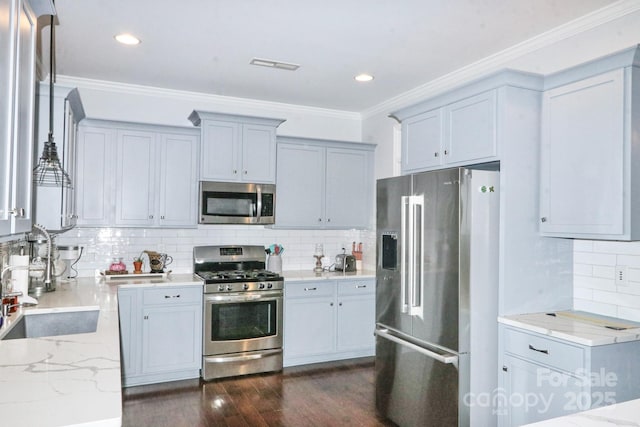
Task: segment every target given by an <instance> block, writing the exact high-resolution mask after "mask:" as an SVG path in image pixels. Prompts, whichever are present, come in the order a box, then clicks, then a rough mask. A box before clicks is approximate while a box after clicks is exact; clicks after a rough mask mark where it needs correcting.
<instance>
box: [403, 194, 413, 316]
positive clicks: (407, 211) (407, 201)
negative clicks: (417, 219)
mask: <svg viewBox="0 0 640 427" xmlns="http://www.w3.org/2000/svg"><path fill="white" fill-rule="evenodd" d="M400 212H401V216H402V218H401V219H400V221H401V224H400V242H401V244H402V246H401V247H400V312H401V313H408V312H409V290H410V283H411V277H410V276H411V270H412V268H411V260H412V257H411V247H412V246H411V239H412V237H411V236H412V234H413V230H412V229H411V228H412V226H413V222H412V220H411V215H412V212H411V197H410V196H403V197H402V205H401V207H400Z"/></svg>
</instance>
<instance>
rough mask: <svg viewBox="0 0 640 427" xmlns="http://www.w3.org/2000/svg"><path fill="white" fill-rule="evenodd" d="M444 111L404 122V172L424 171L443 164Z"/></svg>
mask: <svg viewBox="0 0 640 427" xmlns="http://www.w3.org/2000/svg"><path fill="white" fill-rule="evenodd" d="M442 130H443V126H442V110H441V109H437V110H432V111H427V112H426V113H422V114H419V115H417V116H415V117H411V118H409V119H406V120H404V121H403V122H402V165H401V167H402V171H403V172H411V171H417V170H424V169H425V168H430V167H433V166H438V165H440V164H441V163H442V157H443V154H442V152H441V151H442V150H441V148H442Z"/></svg>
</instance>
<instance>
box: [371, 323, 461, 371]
mask: <svg viewBox="0 0 640 427" xmlns="http://www.w3.org/2000/svg"><path fill="white" fill-rule="evenodd" d="M375 334H376V335H377V336H379V337H380V338H384V339H386V340H389V341H393V342H394V343H396V344H400V345H402V346H405V347H407V348H410V349H411V350H414V351H417V352H418V353H420V354H423V355H425V356H427V357H429V358H431V359H435V360H437V361H438V362H440V363H444V364H446V365H453V366H455V367H456V368H457V367H458V355H456V354H451V353H444V354H439V353H436V352H435V351H431V350H428V349H426V348H424V347H420V346H419V345H415V344H413V343H410V342H409V341H405V340H403V339H401V338H398V337H396V336H395V335H392V334H391V333H389V330H388V329H376V331H375Z"/></svg>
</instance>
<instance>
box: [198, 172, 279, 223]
mask: <svg viewBox="0 0 640 427" xmlns="http://www.w3.org/2000/svg"><path fill="white" fill-rule="evenodd" d="M199 204H200V206H199V208H200V209H199V212H200V215H199V217H200V220H199V221H198V222H199V223H200V224H274V223H275V220H276V215H275V208H276V186H275V185H273V184H247V183H237V182H211V181H200V198H199Z"/></svg>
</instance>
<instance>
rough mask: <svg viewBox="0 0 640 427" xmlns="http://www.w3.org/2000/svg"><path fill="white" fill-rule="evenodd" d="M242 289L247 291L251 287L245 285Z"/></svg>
mask: <svg viewBox="0 0 640 427" xmlns="http://www.w3.org/2000/svg"><path fill="white" fill-rule="evenodd" d="M242 289H244V290H245V291H246V290H247V289H249V285H248V284H247V283H245V284H244V285H242Z"/></svg>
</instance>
